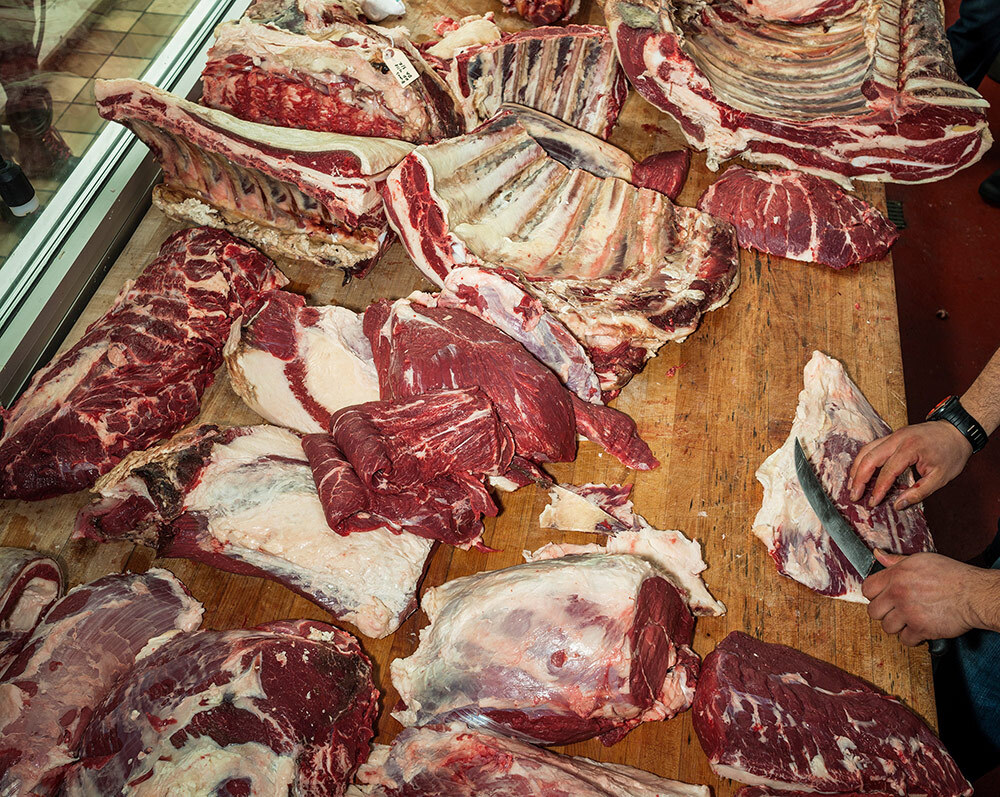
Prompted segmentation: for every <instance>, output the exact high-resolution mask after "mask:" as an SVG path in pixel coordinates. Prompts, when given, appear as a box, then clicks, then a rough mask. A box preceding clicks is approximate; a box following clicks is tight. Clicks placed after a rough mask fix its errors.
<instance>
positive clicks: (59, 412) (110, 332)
mask: <svg viewBox="0 0 1000 797" xmlns="http://www.w3.org/2000/svg"><path fill="white" fill-rule="evenodd" d="M285 282H286V280H285V278H284V276H283V275H282V274H281V272H279V271H278V270H277V269H276V268H275V267H274V264H273V263H272V262H271V261H270V260H268V259H267V258H266V257H264V256H263V255H262V254H260V252H258V251H257V250H255V249H252V248H251V247H249V246H247V245H245V244H244V243H243V242H241V241H238V240H237V239H236V238H234V237H233V236H231V235H229V234H228V233H226V232H222V231H220V230H212V229H209V228H205V227H202V228H196V229H191V230H183V231H181V232H178V233H175V234H174V235H172V236H170V237H169V238H168V239H167V240H166V241H165V242H164V244H163V246H162V247H161V248H160V254H159V256H158V257H157V258H156V259H155V260H154V261H153V262H152V263H150V264H149V265H148V266H147V267H146V269H145V270H144V271H143V272H142V274H141V275H140V276H139V278H138V279H137V280H136V281H135V282H134V283H129V284H127V285H126V286H125V288H124V289H123V290H122V292H121V293H120V294H119V295H118V298H117V299H115V303H114V306H113V307H112V308H111V309H110V310H109V311H108V312H107V313H105V314H104V315H103V316H102V317H101V318H100V319H98V320H97V321H95V322H94V323H93V324H91V325H90V327H88V328H87V331H86V332H85V333H84V335H83V337H82V338H80V340H79V341H78V342H77V343H76V345H74V346H73V347H72V348H70V349H69V350H68V351H66V352H65V353H64V354H62V355H60V356H59V357H58V358H56V359H55V360H54V361H53V362H52V363H50V364H49V365H48V366H46V367H45V368H43V369H42V370H41V371H39V372H38V373H37V374H35V377H34V379H33V380H32V381H31V384H30V385H29V386H28V388H27V390H25V392H24V393H23V394H22V395H21V397H20V398H19V399H18V400H17V402H16V403H15V404H14V406H13V407H11V408H10V409H9V410H6V411H4V412H3V413H2V415H3V420H4V428H3V436H2V437H0V496H2V497H4V498H24V499H28V500H38V499H41V498H51V497H52V496H56V495H61V494H63V493H69V492H74V491H76V490H82V489H84V488H85V487H90V486H91V485H92V484H93V483H94V482H95V481H96V479H97V477H98V476H100V475H101V474H102V473H106V472H107V471H109V470H110V469H111V468H112V467H113V466H114V465H115V463H117V462H118V461H119V460H120V459H121V458H122V457H124V456H125V455H126V454H127V453H128V452H129V451H134V450H137V449H140V450H141V449H143V448H145V447H146V446H148V445H150V444H151V443H155V442H156V441H158V440H162V439H163V438H164V437H167V436H169V435H171V434H173V433H174V432H176V431H177V430H178V429H180V428H181V427H182V426H183V425H184V424H186V423H187V422H188V421H190V420H191V419H192V418H194V416H195V415H197V414H198V409H199V406H200V401H201V394H202V393H203V392H204V390H205V388H206V387H208V386H209V385H210V384H212V380H213V379H214V378H215V370H216V369H217V368H218V367H219V365H220V364H221V362H222V349H223V346H224V345H225V342H226V338H227V336H228V335H229V329H230V326H231V325H232V323H233V321H234V320H235V319H236V318H238V317H239V316H240V315H243V314H245V313H248V312H253V310H254V309H255V308H256V305H257V304H258V302H259V301H260V296H261V293H262V292H263V291H267V290H270V289H273V288H276V287H279V286H281V285H283V284H284V283H285Z"/></svg>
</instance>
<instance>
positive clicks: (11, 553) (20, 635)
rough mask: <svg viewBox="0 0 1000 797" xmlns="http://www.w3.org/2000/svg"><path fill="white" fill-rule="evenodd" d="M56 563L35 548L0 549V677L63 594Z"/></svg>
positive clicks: (59, 572)
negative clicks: (48, 610) (33, 549)
mask: <svg viewBox="0 0 1000 797" xmlns="http://www.w3.org/2000/svg"><path fill="white" fill-rule="evenodd" d="M63 586H64V585H63V576H62V571H61V570H60V569H59V565H58V563H57V562H56V561H55V560H54V559H51V558H49V557H48V556H46V555H45V554H42V553H39V552H38V551H30V550H27V549H25V548H0V677H2V676H3V673H4V670H6V669H7V666H8V665H9V664H10V663H11V661H13V659H14V657H15V656H16V655H17V654H18V652H19V651H20V650H21V646H22V645H23V644H24V642H25V641H26V640H27V639H28V637H30V636H31V632H32V631H34V630H35V626H36V625H38V623H39V621H40V620H41V619H42V615H44V614H45V611H46V610H47V609H48V608H49V606H51V605H52V603H53V602H54V601H57V600H59V598H61V597H62V594H63Z"/></svg>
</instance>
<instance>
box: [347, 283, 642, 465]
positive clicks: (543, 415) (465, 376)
mask: <svg viewBox="0 0 1000 797" xmlns="http://www.w3.org/2000/svg"><path fill="white" fill-rule="evenodd" d="M364 328H365V334H366V335H367V336H368V340H369V341H370V342H371V344H372V353H373V354H374V356H375V365H376V367H377V368H378V373H379V388H380V392H381V395H382V396H383V397H386V398H403V397H406V396H413V395H417V394H420V393H427V392H429V391H432V390H450V389H454V388H460V387H478V388H480V389H481V390H482V391H483V392H484V393H486V395H487V396H488V397H489V399H490V401H491V402H493V406H494V407H495V408H496V412H497V415H498V416H499V417H500V420H501V421H503V422H504V424H506V425H507V427H508V428H509V429H510V431H511V434H512V435H513V437H514V448H515V451H516V453H517V454H518V455H519V456H521V457H523V458H525V459H527V460H530V461H532V462H567V461H569V460H571V459H573V458H574V457H575V456H576V431H577V430H579V431H580V432H581V433H582V434H583V435H584V436H585V437H587V438H588V439H590V440H592V441H594V442H595V443H597V444H598V445H601V446H604V448H605V449H606V450H607V451H608V452H609V453H611V454H612V455H614V456H615V457H617V458H618V459H619V460H620V461H621V462H622V463H623V464H625V465H626V466H628V467H630V468H635V469H638V470H649V469H651V468H654V467H656V466H657V465H658V464H659V462H658V460H657V459H656V457H654V456H653V453H652V452H651V451H650V450H649V446H648V445H646V443H645V442H644V441H643V440H642V438H640V437H639V434H638V432H637V431H636V428H635V422H634V421H632V419H631V418H629V417H628V416H627V415H625V414H624V413H622V412H619V411H618V410H614V409H611V408H610V407H604V406H601V405H597V404H590V403H588V402H585V401H582V400H581V399H580V398H579V397H578V396H576V395H575V394H574V393H571V392H570V391H569V390H567V389H566V388H565V387H563V385H562V384H561V383H560V382H559V379H558V378H557V377H556V376H555V375H554V374H553V373H552V371H550V370H549V369H548V368H546V367H545V366H544V365H542V364H541V363H540V362H538V360H536V359H535V358H534V357H532V356H531V354H529V353H528V351H527V350H526V349H525V348H524V347H523V346H521V345H520V344H519V343H518V342H517V341H515V340H514V339H513V338H510V337H508V336H507V335H505V334H503V333H502V332H500V331H499V330H498V329H496V328H495V327H493V326H491V325H490V324H487V323H486V322H485V321H482V320H480V319H479V318H477V317H476V316H474V315H472V314H470V313H466V312H464V311H462V310H458V309H449V308H444V307H433V306H425V305H421V304H419V303H417V302H415V301H410V300H408V299H399V300H397V301H396V302H395V303H392V304H390V303H389V302H388V301H387V300H384V299H383V300H382V301H380V302H376V303H375V304H372V305H370V306H369V307H368V309H367V310H366V311H365V320H364Z"/></svg>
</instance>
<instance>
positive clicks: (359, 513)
mask: <svg viewBox="0 0 1000 797" xmlns="http://www.w3.org/2000/svg"><path fill="white" fill-rule="evenodd" d="M302 447H303V449H304V450H305V452H306V456H307V457H308V458H309V465H310V467H312V470H313V478H314V479H315V481H316V488H317V491H318V493H319V498H320V501H321V502H322V504H323V509H324V511H325V512H326V519H327V523H329V525H330V528H331V529H333V530H334V531H335V532H337V533H338V534H345V535H346V534H351V533H354V532H358V531H368V530H370V529H372V528H388V529H391V530H393V531H398V532H403V531H406V532H409V533H410V534H416V535H418V536H421V537H426V538H428V539H432V540H440V541H441V542H447V543H450V544H452V545H458V546H461V547H465V548H467V547H469V546H471V545H477V546H481V539H482V532H483V524H482V516H483V515H484V514H485V515H489V516H491V517H492V516H494V515H496V514H497V511H498V510H497V506H496V504H494V503H493V500H492V498H491V497H490V494H489V492H488V491H487V489H486V486H485V483H484V479H485V477H487V476H502V475H504V474H505V473H506V472H507V470H508V468H509V467H510V464H511V459H512V457H513V455H514V440H513V438H512V437H511V433H510V430H509V429H508V428H507V427H506V426H505V425H504V424H503V423H501V421H500V419H499V417H498V416H497V414H496V412H495V411H494V409H493V405H492V403H491V402H490V400H489V399H488V398H487V397H486V394H485V393H483V392H482V391H481V390H479V389H476V388H473V389H465V390H439V391H435V392H432V393H425V394H420V395H416V396H413V397H411V398H405V399H397V400H389V401H375V402H370V403H367V404H360V405H358V406H355V407H347V408H345V409H343V410H341V411H340V412H338V413H336V414H335V415H334V416H333V418H332V419H331V421H330V434H329V435H308V436H306V437H305V438H303V440H302Z"/></svg>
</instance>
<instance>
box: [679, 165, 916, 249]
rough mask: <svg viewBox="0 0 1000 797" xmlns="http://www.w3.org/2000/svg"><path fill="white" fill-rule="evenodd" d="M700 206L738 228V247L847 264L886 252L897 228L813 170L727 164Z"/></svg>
mask: <svg viewBox="0 0 1000 797" xmlns="http://www.w3.org/2000/svg"><path fill="white" fill-rule="evenodd" d="M698 208H699V209H700V210H704V211H705V212H706V213H711V214H712V215H713V216H717V217H718V218H720V219H725V220H726V221H728V222H730V223H731V224H732V225H733V226H734V227H735V228H736V237H737V238H738V239H739V242H740V246H742V247H744V248H746V249H756V250H758V251H759V252H767V253H768V254H772V255H778V256H779V257H789V258H791V259H792V260H804V261H806V262H807V263H808V262H812V263H822V264H823V265H826V266H831V267H832V268H846V267H847V266H853V265H854V264H855V263H864V262H866V261H868V260H878V259H879V258H882V257H885V255H886V253H887V252H888V251H889V248H890V247H891V246H892V245H893V244H894V243H895V242H896V239H897V238H898V237H899V230H897V229H896V226H895V225H894V224H891V223H890V222H889V220H888V219H886V217H885V216H883V215H882V214H881V213H880V212H879V210H878V208H876V207H874V206H873V205H869V204H868V203H867V202H865V201H864V200H863V199H859V198H858V197H855V196H851V195H850V194H848V193H846V192H845V191H844V190H843V189H841V188H840V186H838V185H836V184H834V183H832V182H830V181H829V180H824V179H823V178H822V177H817V176H816V175H814V174H806V173H804V172H799V171H794V170H792V169H774V170H772V171H768V172H765V171H754V170H752V169H745V168H743V167H742V166H730V167H729V168H728V169H726V171H725V172H724V173H723V175H722V177H720V178H719V179H718V180H716V181H715V182H714V183H712V184H711V185H710V186H709V187H708V189H707V190H706V191H705V193H704V194H702V196H701V199H699V200H698Z"/></svg>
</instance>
